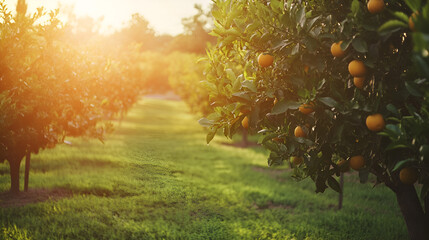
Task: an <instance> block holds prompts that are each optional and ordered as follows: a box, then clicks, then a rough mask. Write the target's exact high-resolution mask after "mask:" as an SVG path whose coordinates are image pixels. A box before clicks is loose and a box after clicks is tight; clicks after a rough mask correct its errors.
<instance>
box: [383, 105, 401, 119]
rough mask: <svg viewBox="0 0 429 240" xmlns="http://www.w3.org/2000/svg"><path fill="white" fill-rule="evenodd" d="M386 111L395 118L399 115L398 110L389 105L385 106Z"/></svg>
mask: <svg viewBox="0 0 429 240" xmlns="http://www.w3.org/2000/svg"><path fill="white" fill-rule="evenodd" d="M386 109H387V110H388V111H389V112H391V113H393V114H395V115H397V116H398V115H399V112H398V109H397V108H396V107H395V105H393V104H391V103H389V104H387V106H386Z"/></svg>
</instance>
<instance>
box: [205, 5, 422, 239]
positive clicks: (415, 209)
mask: <svg viewBox="0 0 429 240" xmlns="http://www.w3.org/2000/svg"><path fill="white" fill-rule="evenodd" d="M212 14H213V16H214V17H215V23H214V25H215V28H214V30H213V33H212V34H214V35H216V36H217V37H218V42H217V45H216V47H215V48H213V49H212V50H210V52H209V54H208V62H209V63H210V67H209V68H208V69H207V77H206V81H208V82H209V83H210V86H211V88H208V89H209V90H210V101H211V102H212V106H213V109H212V113H211V114H210V115H208V116H207V118H205V119H202V120H201V121H200V123H201V124H202V125H204V126H206V127H209V128H210V129H211V132H210V133H209V134H208V136H207V140H208V142H210V141H211V139H212V138H213V137H214V136H215V133H216V132H217V131H219V130H223V132H224V133H225V135H226V136H228V137H231V136H232V135H233V134H234V133H235V132H236V131H237V130H238V129H239V128H240V125H241V121H242V120H243V119H244V118H245V117H246V118H248V119H249V130H250V131H253V132H256V131H258V132H259V133H261V134H263V135H264V138H263V140H262V144H263V145H264V146H265V147H266V148H268V149H269V150H270V152H271V153H270V155H269V158H268V164H269V165H273V164H282V163H283V162H284V161H285V160H289V159H291V157H292V159H302V160H303V161H294V162H297V163H298V164H291V165H292V166H293V167H294V175H293V177H294V178H296V179H303V178H307V177H310V178H311V179H312V180H313V181H314V182H315V185H316V192H324V191H325V189H326V188H328V187H330V188H332V189H334V190H336V191H340V187H339V184H338V182H337V180H336V178H335V176H338V175H339V174H340V172H341V171H342V168H344V167H347V166H346V165H345V164H344V161H346V164H347V165H349V166H350V167H351V168H353V169H355V170H356V171H359V177H360V180H361V181H362V182H365V181H367V179H368V175H369V174H373V175H375V176H376V179H377V182H376V184H381V183H383V184H385V185H386V186H387V187H389V188H390V189H391V190H392V191H393V192H394V193H395V194H396V197H397V201H398V204H399V206H400V209H401V211H402V213H403V216H404V219H405V222H406V224H407V227H408V231H409V234H410V237H411V239H426V237H427V236H428V235H429V233H428V232H427V226H429V196H428V190H429V139H428V138H429V112H428V99H427V97H428V96H429V89H428V87H429V83H428V81H427V79H428V77H429V67H428V62H429V59H428V55H429V52H428V49H429V40H428V39H429V38H428V36H429V35H427V34H428V33H429V3H426V1H425V2H424V3H421V2H420V1H419V0H406V1H396V0H390V1H387V0H386V2H384V1H383V0H370V1H368V2H367V1H361V0H346V1H332V0H321V1H312V0H308V1H301V0H289V1H283V0H281V1H280V0H259V1H250V0H239V1H231V0H228V1H224V0H217V1H215V7H214V10H213V12H212ZM261 54H262V55H261ZM268 55H269V56H268ZM237 56H241V57H237ZM235 66H240V68H241V74H240V75H239V76H240V77H236V75H232V74H230V70H229V69H234V67H235ZM213 86H215V87H213ZM243 108H245V109H249V110H250V111H244V112H243ZM297 127H299V128H297ZM295 129H298V130H297V132H298V134H297V135H294V131H295ZM338 163H341V164H338ZM415 182H418V183H419V184H421V192H420V193H419V194H417V192H416V189H415V186H414V183H415ZM419 195H420V199H419ZM420 200H421V202H423V203H424V204H423V206H422V204H421V202H420Z"/></svg>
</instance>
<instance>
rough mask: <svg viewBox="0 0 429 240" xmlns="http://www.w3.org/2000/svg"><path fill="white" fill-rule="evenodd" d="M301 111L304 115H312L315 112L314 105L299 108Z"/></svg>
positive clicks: (304, 105) (303, 105)
mask: <svg viewBox="0 0 429 240" xmlns="http://www.w3.org/2000/svg"><path fill="white" fill-rule="evenodd" d="M299 111H300V112H302V113H304V114H310V113H312V112H314V109H313V103H309V104H307V103H305V104H302V105H301V106H299Z"/></svg>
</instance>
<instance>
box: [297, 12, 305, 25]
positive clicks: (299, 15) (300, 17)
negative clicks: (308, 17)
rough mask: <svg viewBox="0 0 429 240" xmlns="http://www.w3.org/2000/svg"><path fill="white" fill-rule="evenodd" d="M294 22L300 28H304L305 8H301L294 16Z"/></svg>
mask: <svg viewBox="0 0 429 240" xmlns="http://www.w3.org/2000/svg"><path fill="white" fill-rule="evenodd" d="M296 22H297V23H299V25H300V26H301V27H304V24H305V8H304V7H303V8H301V9H300V10H299V11H298V13H297V15H296Z"/></svg>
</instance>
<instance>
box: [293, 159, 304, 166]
mask: <svg viewBox="0 0 429 240" xmlns="http://www.w3.org/2000/svg"><path fill="white" fill-rule="evenodd" d="M291 162H292V164H293V165H295V166H298V165H301V164H302V163H303V162H304V158H302V157H292V159H291Z"/></svg>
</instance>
